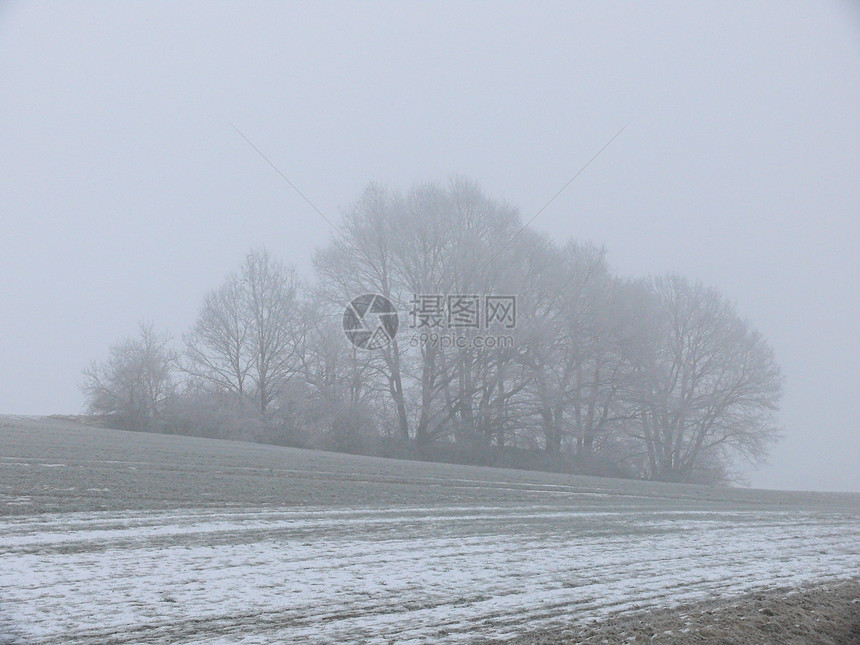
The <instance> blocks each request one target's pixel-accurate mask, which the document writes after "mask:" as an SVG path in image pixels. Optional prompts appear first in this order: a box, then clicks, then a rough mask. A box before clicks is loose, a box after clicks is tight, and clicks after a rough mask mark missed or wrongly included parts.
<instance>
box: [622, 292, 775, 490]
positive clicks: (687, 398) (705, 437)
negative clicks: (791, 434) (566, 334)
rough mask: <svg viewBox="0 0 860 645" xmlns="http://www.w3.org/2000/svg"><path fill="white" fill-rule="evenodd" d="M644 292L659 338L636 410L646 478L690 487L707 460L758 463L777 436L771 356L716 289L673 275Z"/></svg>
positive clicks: (643, 374)
mask: <svg viewBox="0 0 860 645" xmlns="http://www.w3.org/2000/svg"><path fill="white" fill-rule="evenodd" d="M650 288H651V291H652V293H653V296H654V305H655V316H656V325H655V329H656V332H657V336H656V338H655V340H654V343H653V346H652V347H651V348H650V349H651V351H650V352H649V353H648V354H649V355H648V356H647V358H646V360H645V362H643V363H642V364H641V365H640V366H639V370H640V381H639V386H638V394H637V395H636V397H637V401H636V405H637V407H638V420H639V427H640V429H641V435H639V438H640V439H641V440H642V441H643V442H644V444H645V448H646V450H647V455H648V464H649V470H650V474H651V476H652V477H654V478H656V479H663V480H670V481H691V480H692V479H694V478H695V477H696V469H697V466H699V464H700V463H701V462H703V461H705V460H707V461H708V462H709V463H708V465H709V467H711V468H713V462H714V461H715V459H716V458H717V457H719V458H721V460H722V461H723V463H726V461H727V460H728V458H729V457H730V456H731V455H732V454H740V455H741V456H743V457H745V458H748V459H750V460H752V461H757V460H759V459H761V458H762V457H763V456H764V454H765V452H766V450H767V448H768V447H769V444H770V443H771V442H772V441H773V440H774V439H775V438H776V436H777V435H778V431H777V427H776V425H775V419H774V416H775V413H776V411H777V409H778V404H779V400H780V397H781V394H782V377H781V375H780V370H779V367H778V366H777V364H776V362H775V360H774V356H773V350H772V349H771V348H770V347H769V346H768V344H767V343H766V342H765V340H764V339H763V338H762V336H761V335H760V334H759V333H758V332H757V331H755V330H754V329H752V328H751V326H750V325H749V323H748V322H746V321H745V320H743V319H741V318H740V317H739V316H738V315H737V313H736V312H735V310H734V307H733V306H732V304H731V303H730V302H728V301H727V300H726V299H725V298H724V297H722V296H721V295H720V294H719V293H718V292H717V291H715V290H713V289H708V288H705V287H704V286H702V285H701V284H698V283H696V284H693V283H690V282H689V281H687V280H685V279H684V278H682V277H680V276H677V275H671V276H668V277H665V278H658V279H655V280H653V281H652V282H651V283H650Z"/></svg>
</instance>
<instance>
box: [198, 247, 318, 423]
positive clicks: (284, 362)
mask: <svg viewBox="0 0 860 645" xmlns="http://www.w3.org/2000/svg"><path fill="white" fill-rule="evenodd" d="M298 295H299V282H298V279H297V277H296V275H295V271H294V270H293V269H291V268H289V267H286V266H285V265H283V264H282V263H280V262H278V261H277V260H275V259H274V258H272V256H271V255H270V254H269V252H268V251H266V250H265V249H259V250H254V251H252V252H251V253H249V254H248V256H247V257H246V258H245V262H244V263H243V264H242V267H241V270H240V272H239V273H238V274H233V275H230V276H228V277H227V280H226V281H225V282H224V284H223V285H222V286H221V287H220V288H218V289H216V290H215V291H212V292H210V293H209V294H207V295H206V297H205V298H204V300H203V306H202V307H201V310H200V314H199V315H198V317H197V321H196V322H195V324H194V327H193V328H192V330H191V332H190V333H189V334H187V335H186V337H185V361H184V362H183V370H184V371H185V372H186V373H188V374H189V375H190V376H191V377H192V378H194V379H197V380H199V381H201V382H203V383H204V384H206V385H207V386H208V387H209V388H211V389H212V390H214V391H215V392H221V393H232V394H234V395H236V396H237V397H239V398H243V397H245V396H248V397H250V398H253V399H254V400H256V402H257V407H258V409H259V411H260V413H261V414H263V415H265V414H266V412H267V411H268V409H269V406H270V405H271V403H272V402H273V401H274V400H275V399H276V398H277V396H278V394H279V392H280V390H281V388H283V387H284V385H285V384H286V382H287V381H288V380H289V379H290V378H291V377H292V376H293V375H294V374H295V373H296V372H297V370H298V360H297V352H298V347H299V345H300V343H301V339H300V336H301V332H302V327H301V324H300V317H299V316H298V308H299V301H298V300H299V298H298Z"/></svg>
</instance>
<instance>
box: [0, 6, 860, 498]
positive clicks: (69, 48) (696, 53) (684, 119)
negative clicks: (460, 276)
mask: <svg viewBox="0 0 860 645" xmlns="http://www.w3.org/2000/svg"><path fill="white" fill-rule="evenodd" d="M0 78H2V84H0V118H2V123H3V128H2V130H1V131H0V132H2V133H0V365H2V366H3V377H2V385H3V387H2V388H0V412H2V413H16V414H52V413H78V412H80V411H81V409H82V407H83V396H82V394H81V392H80V384H81V370H82V368H84V367H85V366H86V365H87V364H89V362H90V361H91V360H93V359H96V358H101V357H103V356H104V355H105V354H106V352H107V347H108V345H109V344H110V343H112V342H114V341H116V340H117V339H119V338H122V337H124V336H127V335H129V334H132V333H134V330H135V327H136V325H137V322H138V321H139V320H140V319H141V318H147V319H151V320H152V321H153V322H154V323H155V325H156V326H158V327H160V328H168V329H170V330H171V331H172V332H173V333H174V335H175V336H177V337H178V336H180V335H181V334H182V332H183V331H184V330H186V329H187V328H188V327H189V325H190V324H191V323H192V322H193V320H194V318H195V316H196V313H197V311H198V308H199V306H200V301H201V298H202V295H203V293H204V292H205V291H207V290H209V289H212V288H214V287H216V286H217V285H218V284H219V283H220V281H221V280H222V278H223V276H224V274H225V273H226V272H228V271H231V270H233V269H234V268H235V267H236V266H238V265H239V264H240V262H241V261H242V259H243V257H244V256H245V254H246V253H247V251H248V249H249V248H251V247H256V246H260V245H265V246H266V247H267V248H268V249H269V250H270V251H271V252H273V253H275V254H277V255H278V256H279V257H281V258H283V259H284V260H286V261H288V262H290V263H293V264H294V265H296V267H297V268H298V270H299V271H300V272H302V273H308V272H309V270H310V258H311V254H312V252H313V249H314V248H317V247H320V246H322V245H323V244H325V242H326V240H328V238H329V236H330V234H331V232H332V231H331V228H330V227H329V225H328V224H327V222H326V219H325V218H323V217H321V216H320V214H319V213H318V212H316V210H315V208H313V207H312V206H311V205H309V203H308V201H306V200H305V199H303V198H302V196H301V195H299V194H298V193H297V191H296V190H294V189H293V188H292V187H291V186H290V185H289V183H288V182H286V181H284V179H283V178H282V177H281V176H279V174H278V173H276V172H275V171H274V170H273V168H272V167H271V166H270V165H268V164H267V163H266V161H265V160H264V159H262V158H261V156H260V155H259V154H258V153H257V152H256V151H255V150H254V149H253V148H252V147H251V146H249V144H248V142H247V141H246V140H245V139H244V138H243V137H242V136H240V135H239V134H238V133H237V131H236V129H235V128H238V130H240V131H241V133H243V134H244V135H245V136H246V137H247V138H248V139H249V140H251V141H252V142H253V143H254V144H255V145H256V146H257V147H258V148H259V150H260V151H262V152H263V153H264V154H265V155H266V157H268V159H270V160H271V163H272V164H274V165H275V166H276V167H277V168H278V170H280V171H281V172H282V173H283V174H284V175H285V176H286V177H287V178H289V181H290V182H292V183H293V184H294V185H295V186H296V187H298V188H299V189H300V190H301V192H302V193H303V194H304V195H305V196H306V197H307V199H308V200H310V202H311V203H312V204H313V205H314V206H315V207H316V209H319V211H321V212H322V213H323V214H324V215H325V216H326V218H328V219H331V220H333V221H336V220H337V217H338V214H339V212H340V209H342V208H344V207H346V206H347V205H349V204H350V203H351V202H352V201H353V200H355V199H356V198H357V197H358V196H359V195H360V193H361V191H362V189H363V188H364V186H365V185H366V184H367V183H368V182H369V181H380V182H384V183H386V184H389V185H391V186H392V187H395V188H401V189H406V188H409V187H410V186H411V185H413V184H414V183H416V182H425V181H431V180H437V179H438V180H444V179H445V178H447V177H449V176H450V175H452V174H454V173H459V174H462V175H465V176H468V177H470V178H472V179H474V180H476V181H478V182H480V183H481V185H482V187H483V189H484V190H485V191H486V193H488V194H489V195H491V196H493V197H496V198H499V199H505V200H507V201H508V202H509V203H511V204H513V205H515V206H516V207H518V208H519V210H520V213H521V215H522V217H523V219H524V221H528V220H530V219H531V218H532V217H533V216H534V215H535V214H536V213H538V211H540V209H541V208H542V207H544V205H545V204H546V203H547V202H548V201H549V200H550V198H552V197H553V195H555V194H556V193H557V192H558V191H559V189H561V188H562V187H563V186H564V185H565V184H566V183H567V182H568V181H569V180H570V179H571V178H572V177H574V175H576V173H577V172H578V171H579V170H580V169H581V168H582V167H583V166H584V165H585V164H586V163H587V162H588V161H589V160H590V159H591V158H592V157H593V156H594V155H595V153H596V152H598V151H599V150H601V148H603V146H604V145H605V144H606V143H607V142H608V141H609V140H610V139H612V137H613V136H614V135H615V134H616V133H617V132H618V131H619V130H620V129H621V128H622V127H624V126H625V125H626V128H625V129H624V131H623V132H622V133H621V134H620V135H619V136H618V137H617V138H616V139H615V140H614V141H612V143H611V144H610V145H609V146H608V147H607V148H606V149H605V150H604V151H603V152H602V153H601V154H600V156H598V157H597V158H596V159H595V160H594V161H593V162H592V163H591V164H590V165H588V167H587V168H586V169H585V170H584V171H583V172H582V173H581V174H580V175H579V176H578V177H577V178H576V179H575V180H574V181H573V182H572V183H571V184H570V186H569V187H568V188H567V189H566V190H565V191H564V192H563V193H562V194H561V195H559V196H558V197H557V198H556V199H555V200H554V201H552V203H551V204H550V205H549V206H548V207H547V208H546V209H545V210H543V211H542V212H541V213H540V215H539V216H538V217H537V218H535V220H534V222H533V223H532V224H531V226H532V227H533V228H535V229H537V230H540V231H544V232H548V233H550V234H552V235H553V236H555V237H557V238H558V239H566V238H568V237H569V236H573V237H574V238H576V239H578V240H585V241H593V242H595V243H598V244H603V245H605V246H606V247H607V249H608V252H609V260H610V262H611V264H612V265H613V267H614V268H615V269H616V270H617V271H619V272H620V273H622V274H624V275H630V276H645V275H649V274H661V273H665V272H668V271H677V272H680V273H682V274H684V275H686V276H689V277H691V278H693V279H700V280H702V281H703V282H705V283H706V284H709V285H713V286H715V287H717V288H719V289H720V290H721V291H722V292H724V293H725V294H727V295H728V296H729V297H730V298H732V299H733V300H735V301H736V304H737V308H738V309H739V311H740V312H741V313H742V314H743V315H745V316H746V317H748V318H749V319H750V320H751V321H752V323H753V324H754V325H755V326H756V327H757V328H758V329H759V330H760V331H761V332H762V333H763V335H764V336H765V337H766V338H767V339H768V340H769V342H770V343H771V344H772V345H773V347H774V349H775V351H776V356H777V360H778V361H779V363H780V364H781V366H782V368H783V371H784V374H785V377H786V383H785V396H784V399H783V404H782V409H781V412H780V420H781V424H782V426H783V427H784V434H785V439H784V441H783V442H782V443H781V444H779V445H778V446H777V447H776V448H775V449H774V450H773V452H772V454H771V457H770V459H769V461H770V464H769V465H768V466H765V467H763V468H762V469H760V470H759V471H758V472H756V473H753V474H752V475H751V477H750V479H751V483H752V484H753V485H754V486H760V487H776V488H792V489H818V490H855V491H857V490H860V469H857V467H856V461H857V455H858V454H860V421H858V419H860V398H858V397H857V392H858V390H860V367H858V359H860V332H858V326H857V321H858V309H860V307H858V302H860V285H858V278H860V259H858V257H860V256H859V255H858V252H857V250H858V243H860V181H858V177H860V110H858V106H860V11H858V9H857V6H856V5H853V4H848V3H845V4H840V3H832V4H827V5H824V4H818V3H804V4H800V3H798V4H795V5H792V6H791V11H790V12H788V11H786V10H785V6H784V5H781V4H777V3H772V4H762V3H752V4H750V3H737V4H734V5H728V4H726V5H720V6H719V7H709V6H705V5H702V6H698V7H695V8H685V7H677V6H668V5H667V6H655V5H641V6H632V5H631V6H624V5H620V4H618V5H612V6H602V5H596V4H585V3H583V4H576V5H574V4H570V3H559V4H542V5H540V6H531V5H525V4H522V5H516V4H495V3H494V4H490V3H487V4H479V3H468V4H462V5H444V6H443V5H417V4H415V5H401V4H383V3H376V4H369V5H359V4H342V5H334V6H326V7H325V8H323V7H321V6H316V5H312V4H298V3H291V4H289V5H275V4H255V5H244V4H226V5H203V4H197V5H195V4H183V5H181V6H169V5H166V4H146V5H144V4H136V5H126V4H98V5H86V6H84V5H75V6H69V5H60V4H54V5H48V4H27V5H24V4H15V3H11V4H5V5H3V6H2V7H0ZM233 126H235V128H234V127H233Z"/></svg>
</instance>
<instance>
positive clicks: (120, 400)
mask: <svg viewBox="0 0 860 645" xmlns="http://www.w3.org/2000/svg"><path fill="white" fill-rule="evenodd" d="M170 342H171V338H170V335H169V334H168V333H166V332H165V333H157V332H156V331H155V329H154V327H153V325H152V323H141V324H140V326H139V334H138V337H136V338H128V339H126V340H124V341H122V342H120V343H117V344H115V345H113V346H111V348H110V351H109V356H108V359H107V360H106V361H105V362H102V363H96V362H94V363H93V364H92V365H91V366H90V367H89V368H87V369H85V370H84V373H83V374H84V383H83V386H82V389H83V392H84V394H85V395H86V397H87V409H88V411H89V412H90V413H91V414H100V415H106V416H108V417H110V419H111V420H112V421H113V422H114V423H116V424H117V425H119V427H120V428H122V429H126V430H154V429H156V428H157V427H158V422H159V421H160V417H161V413H162V412H163V411H164V407H165V405H166V403H167V402H168V401H169V400H170V398H171V397H172V396H173V394H174V390H175V382H174V378H173V376H174V369H175V361H176V355H175V353H174V352H173V350H172V349H171V348H170Z"/></svg>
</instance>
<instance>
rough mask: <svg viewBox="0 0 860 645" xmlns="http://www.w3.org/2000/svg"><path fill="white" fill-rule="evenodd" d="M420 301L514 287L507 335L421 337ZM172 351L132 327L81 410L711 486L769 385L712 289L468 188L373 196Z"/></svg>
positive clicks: (262, 255)
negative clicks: (361, 344) (558, 230)
mask: <svg viewBox="0 0 860 645" xmlns="http://www.w3.org/2000/svg"><path fill="white" fill-rule="evenodd" d="M365 293H376V294H381V295H383V296H385V297H386V298H387V299H389V300H390V301H391V302H392V303H393V304H394V305H395V306H396V308H397V309H398V311H400V312H402V315H401V331H400V333H399V334H398V335H396V336H395V337H394V338H393V339H392V340H391V342H390V343H389V344H388V345H387V346H386V347H384V348H383V349H381V350H377V351H373V352H368V351H365V350H362V349H359V348H357V347H355V346H354V345H352V344H351V343H350V342H349V341H348V340H347V338H346V337H345V335H344V333H343V330H342V328H341V320H342V316H343V311H344V306H345V304H346V303H348V302H350V300H352V299H353V298H355V297H356V296H357V295H360V294H365ZM420 294H436V295H439V296H445V295H450V294H489V295H493V294H516V297H517V302H516V311H517V317H516V327H515V329H510V330H505V331H506V332H507V333H509V334H510V336H511V339H512V340H513V342H512V343H498V344H491V343H484V344H478V343H474V342H471V340H472V339H473V338H474V336H475V334H476V333H478V332H476V331H469V332H458V333H461V334H464V335H465V337H466V338H467V341H469V342H465V343H453V344H449V345H447V346H446V345H444V344H442V343H439V342H415V337H416V335H417V334H418V332H419V331H420V330H418V329H408V328H406V327H407V325H406V322H407V321H408V320H409V315H408V313H407V312H409V311H410V309H411V308H412V307H413V306H414V300H415V298H416V296H417V295H420ZM485 331H487V333H490V332H496V333H498V332H499V330H485ZM425 340H426V338H425ZM180 345H181V346H179V347H176V348H174V347H173V346H172V345H171V344H170V342H169V340H168V338H167V337H166V336H164V335H160V334H158V333H156V332H155V331H154V330H153V329H152V328H151V326H143V327H142V328H141V333H140V337H139V338H138V339H135V340H129V341H126V342H124V343H121V344H119V345H117V346H115V347H113V348H112V349H111V355H110V358H109V359H108V361H107V362H105V363H103V364H96V365H94V366H93V367H91V368H90V369H89V370H87V371H86V372H85V386H84V389H85V392H86V393H87V396H88V401H89V408H90V412H93V413H97V414H101V415H108V416H110V417H111V418H112V419H113V421H114V422H115V423H120V424H122V425H123V426H124V427H127V428H132V429H160V430H165V431H171V432H188V433H194V434H204V435H208V436H221V437H230V438H243V439H252V440H259V441H270V442H275V443H291V444H296V445H319V446H328V447H332V448H336V449H346V450H357V451H372V452H377V453H382V454H394V453H395V452H396V451H395V450H394V449H395V448H397V449H400V450H405V451H407V452H408V453H409V454H415V453H418V454H423V455H425V456H427V455H429V456H430V457H433V456H435V457H437V458H439V457H443V456H448V457H450V456H451V455H455V456H456V458H459V459H463V460H471V461H479V462H498V461H499V459H500V456H507V458H508V462H505V463H509V461H510V459H511V456H512V455H513V456H514V457H516V458H519V459H521V460H530V461H531V462H532V463H533V462H534V456H535V455H536V454H537V453H538V452H540V453H542V454H544V455H549V456H551V457H552V459H550V460H549V461H545V462H544V463H545V464H547V463H555V464H556V465H558V464H559V463H561V464H563V465H564V464H566V465H568V466H570V467H571V468H574V469H579V470H591V471H595V470H596V471H597V472H602V473H607V474H627V475H630V476H642V477H650V478H655V479H662V480H671V481H717V480H725V479H727V478H730V477H732V475H733V473H734V466H735V465H736V464H737V463H738V459H737V457H743V458H746V459H747V460H751V461H757V460H760V459H761V458H763V456H764V455H765V453H766V450H767V448H768V446H769V445H770V443H771V442H772V441H773V440H774V438H775V437H776V427H775V424H774V416H775V413H776V410H777V407H778V402H779V399H780V395H781V382H782V379H781V376H780V372H779V369H778V367H777V365H776V363H775V361H774V357H773V352H772V350H771V349H770V347H769V346H768V345H767V343H766V342H765V340H764V339H763V338H762V337H761V336H760V335H759V334H758V333H757V332H756V331H755V330H754V329H753V328H752V327H751V326H750V324H749V323H748V322H747V321H745V320H743V319H742V318H741V317H739V315H738V314H737V312H736V311H735V308H734V307H733V305H732V304H731V303H730V302H729V301H728V300H726V298H725V297H723V296H722V295H721V294H720V293H718V292H717V291H715V290H714V289H709V288H706V287H704V286H702V285H701V284H698V283H693V282H691V281H689V280H686V279H684V278H682V277H680V276H677V275H670V276H666V277H659V278H651V279H645V280H630V279H626V278H623V277H620V276H617V275H615V274H614V273H613V272H612V271H611V270H610V268H609V266H608V265H607V262H606V257H605V253H604V251H603V249H601V248H598V247H595V246H592V245H589V244H581V243H577V242H573V241H570V242H567V243H565V244H561V245H559V244H557V243H555V242H554V241H553V240H551V239H549V238H548V237H546V236H543V235H540V234H538V233H536V232H534V231H531V230H528V229H523V228H522V222H521V220H520V218H519V216H518V214H517V212H516V211H515V210H514V209H513V208H511V207H510V206H508V205H506V204H504V203H501V202H498V201H496V200H493V199H490V198H488V197H487V196H485V195H484V194H483V193H482V192H481V191H480V189H479V188H478V187H477V186H476V185H475V184H473V183H471V182H468V181H465V180H461V179H456V180H453V181H452V182H450V183H449V184H448V185H446V186H441V185H438V184H428V185H423V186H418V187H416V188H414V189H413V190H411V191H409V192H408V193H405V194H401V193H397V192H391V191H388V190H386V189H384V188H382V187H379V186H370V187H369V188H368V189H367V190H366V191H365V193H364V194H363V195H362V197H361V198H360V199H359V200H358V201H357V202H356V203H355V204H354V206H353V207H352V208H350V209H349V210H348V211H347V212H346V213H345V214H344V217H343V221H342V222H341V224H340V226H339V230H338V232H337V234H335V235H334V236H333V237H332V239H331V241H330V242H329V244H328V245H327V246H326V247H325V248H322V249H320V250H318V252H317V253H316V255H315V258H314V275H313V276H312V279H311V280H310V281H308V282H306V283H302V282H300V281H299V280H298V278H297V276H296V274H295V272H294V271H293V270H292V269H290V268H288V267H286V266H285V265H283V264H282V263H281V262H279V261H278V260H276V259H275V258H273V257H272V256H271V255H270V254H269V253H268V252H267V251H264V250H258V251H254V252H252V253H250V254H249V255H248V257H247V258H246V260H245V262H244V264H243V265H242V267H241V269H240V270H239V271H238V272H237V273H235V274H231V275H229V276H228V277H227V279H226V280H225V281H224V283H223V284H222V285H221V286H220V287H219V288H218V289H216V290H214V291H212V292H210V293H209V294H207V295H206V296H205V297H204V299H203V303H202V306H201V309H200V314H199V317H198V319H197V321H196V322H195V324H194V326H193V327H192V328H191V329H190V330H189V331H188V332H187V333H186V334H185V335H184V336H183V338H182V342H181V344H180ZM553 459H554V460H555V461H553Z"/></svg>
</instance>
